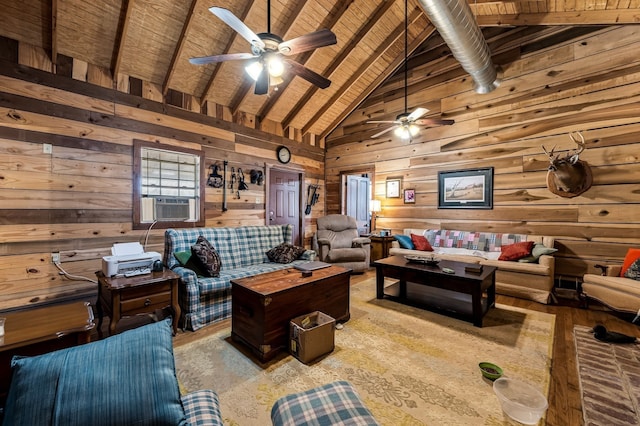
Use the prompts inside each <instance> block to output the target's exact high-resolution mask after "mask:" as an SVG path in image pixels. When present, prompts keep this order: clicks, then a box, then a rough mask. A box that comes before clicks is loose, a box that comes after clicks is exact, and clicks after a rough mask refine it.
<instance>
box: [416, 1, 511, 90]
mask: <svg viewBox="0 0 640 426" xmlns="http://www.w3.org/2000/svg"><path fill="white" fill-rule="evenodd" d="M419 3H420V5H421V6H422V8H423V9H424V11H425V13H426V14H427V16H428V17H429V20H430V21H431V22H432V23H433V25H434V26H435V27H436V29H437V30H438V32H439V33H440V35H441V36H442V38H443V39H444V41H445V42H446V43H447V45H448V46H449V48H450V49H451V53H453V56H454V57H455V58H456V59H457V60H458V62H460V65H462V68H464V70H465V71H466V72H468V73H469V74H471V78H473V82H474V84H473V88H474V90H475V91H476V92H477V93H489V92H491V91H492V90H494V89H495V88H496V87H498V86H499V85H500V81H499V80H498V73H497V71H496V67H495V65H493V62H492V61H491V51H489V46H488V45H487V42H486V41H485V39H484V36H483V35H482V32H481V31H480V27H479V26H478V24H477V22H476V20H475V18H474V16H473V13H472V12H471V8H470V7H469V4H468V3H467V2H466V1H465V0H419Z"/></svg>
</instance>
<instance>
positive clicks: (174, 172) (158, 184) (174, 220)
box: [133, 141, 204, 229]
mask: <svg viewBox="0 0 640 426" xmlns="http://www.w3.org/2000/svg"><path fill="white" fill-rule="evenodd" d="M203 157H204V156H203V153H202V151H196V150H189V149H183V148H179V147H174V146H169V145H161V144H157V143H148V142H144V141H134V190H133V206H134V207H133V227H134V229H147V228H149V227H150V226H151V225H152V224H153V223H156V227H159V228H171V227H175V228H179V227H184V226H185V225H186V224H187V223H188V226H204V187H203V185H202V184H201V180H202V169H203V168H202V164H203V161H204V159H203Z"/></svg>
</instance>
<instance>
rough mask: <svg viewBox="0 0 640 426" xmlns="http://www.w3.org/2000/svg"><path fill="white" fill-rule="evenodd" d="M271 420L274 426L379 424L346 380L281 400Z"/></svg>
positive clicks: (278, 401) (360, 425)
mask: <svg viewBox="0 0 640 426" xmlns="http://www.w3.org/2000/svg"><path fill="white" fill-rule="evenodd" d="M271 421H272V423H273V425H274V426H335V425H345V426H346V425H353V426H356V425H357V426H367V425H379V423H378V422H377V421H376V420H375V419H374V418H373V415H372V414H371V412H370V411H369V409H368V408H367V407H365V406H364V403H363V402H362V401H361V400H360V397H359V396H358V394H357V393H356V390H355V389H354V388H353V386H351V384H349V383H348V382H345V381H338V382H333V383H329V384H326V385H324V386H320V387H317V388H314V389H310V390H308V391H305V392H301V393H297V394H291V395H287V396H284V397H282V398H280V399H279V400H277V401H276V403H275V404H274V406H273V408H272V409H271Z"/></svg>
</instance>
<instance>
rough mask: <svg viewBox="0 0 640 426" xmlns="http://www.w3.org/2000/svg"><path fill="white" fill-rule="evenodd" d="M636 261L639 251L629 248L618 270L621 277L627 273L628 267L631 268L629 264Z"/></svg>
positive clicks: (639, 256)
mask: <svg viewBox="0 0 640 426" xmlns="http://www.w3.org/2000/svg"><path fill="white" fill-rule="evenodd" d="M636 259H640V249H633V248H630V249H629V250H627V255H626V256H625V257H624V262H622V269H621V270H620V276H621V277H624V273H625V272H627V269H629V266H631V264H632V263H633V262H635V261H636Z"/></svg>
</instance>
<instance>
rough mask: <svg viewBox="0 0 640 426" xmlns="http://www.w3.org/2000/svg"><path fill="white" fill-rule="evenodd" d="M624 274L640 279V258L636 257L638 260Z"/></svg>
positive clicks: (633, 278)
mask: <svg viewBox="0 0 640 426" xmlns="http://www.w3.org/2000/svg"><path fill="white" fill-rule="evenodd" d="M624 276H625V278H631V279H632V280H636V281H640V259H636V261H635V262H633V263H632V264H631V266H629V267H628V268H627V270H626V271H625V273H624Z"/></svg>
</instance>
